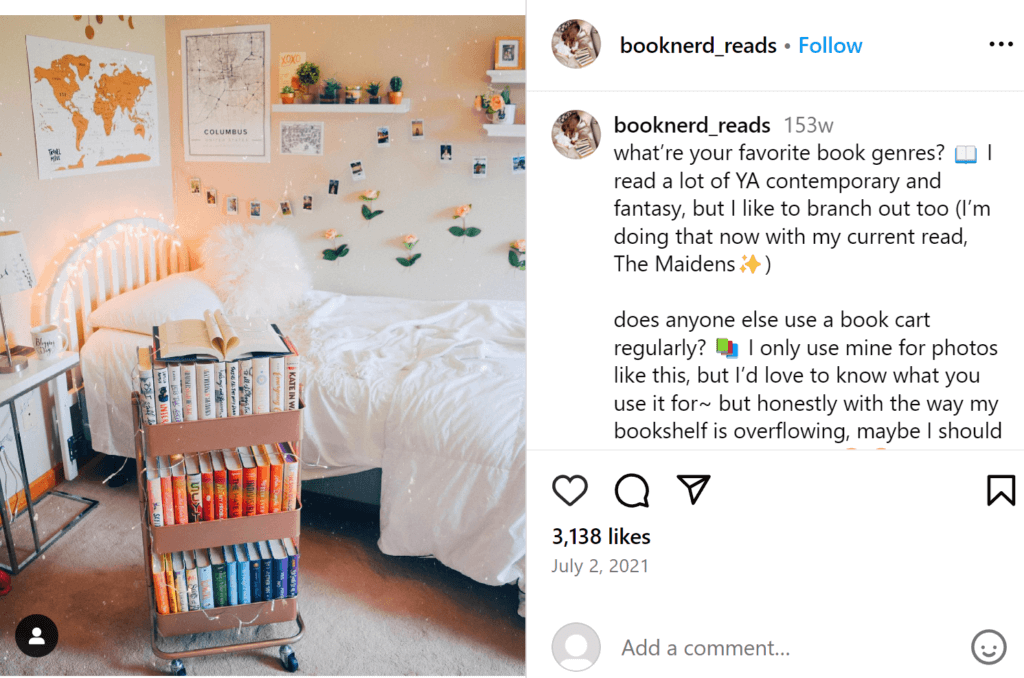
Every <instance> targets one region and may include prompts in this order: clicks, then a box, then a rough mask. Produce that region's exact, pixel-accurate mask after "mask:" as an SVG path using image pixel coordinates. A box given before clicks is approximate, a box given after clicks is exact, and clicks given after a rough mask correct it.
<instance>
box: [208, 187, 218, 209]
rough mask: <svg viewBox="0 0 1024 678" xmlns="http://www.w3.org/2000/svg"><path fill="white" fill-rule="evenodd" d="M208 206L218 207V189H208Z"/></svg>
mask: <svg viewBox="0 0 1024 678" xmlns="http://www.w3.org/2000/svg"><path fill="white" fill-rule="evenodd" d="M206 204H207V205H209V206H210V207H216V206H217V189H216V188H208V189H206Z"/></svg>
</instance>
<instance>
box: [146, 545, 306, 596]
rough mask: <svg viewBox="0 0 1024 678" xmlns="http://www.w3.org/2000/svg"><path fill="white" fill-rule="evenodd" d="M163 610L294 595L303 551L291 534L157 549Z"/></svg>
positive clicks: (156, 585) (156, 582) (157, 589)
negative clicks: (209, 545) (172, 549)
mask: <svg viewBox="0 0 1024 678" xmlns="http://www.w3.org/2000/svg"><path fill="white" fill-rule="evenodd" d="M152 563H153V592H154V595H155V597H156V610H157V613H159V614H177V613H180V612H193V611H196V610H210V609H214V608H218V607H230V606H233V605H248V604H249V603H258V602H262V601H270V600H279V599H282V598H294V597H295V596H297V595H298V593H299V551H298V548H297V547H296V546H295V543H294V542H293V541H292V540H291V538H286V539H271V540H266V541H258V542H249V543H245V544H232V545H228V546H217V547H212V548H208V549H196V550H194V551H191V550H190V551H178V552H175V553H164V554H157V553H153V554H152Z"/></svg>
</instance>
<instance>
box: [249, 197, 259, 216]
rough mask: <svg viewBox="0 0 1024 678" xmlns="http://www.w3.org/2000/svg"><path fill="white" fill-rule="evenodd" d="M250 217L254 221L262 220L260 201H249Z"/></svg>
mask: <svg viewBox="0 0 1024 678" xmlns="http://www.w3.org/2000/svg"><path fill="white" fill-rule="evenodd" d="M249 216H250V217H251V218H253V219H259V218H260V201H259V200H250V201H249Z"/></svg>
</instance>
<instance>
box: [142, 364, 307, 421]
mask: <svg viewBox="0 0 1024 678" xmlns="http://www.w3.org/2000/svg"><path fill="white" fill-rule="evenodd" d="M139 392H140V393H141V394H142V401H143V406H144V408H145V415H146V422H147V423H148V424H149V425H150V426H152V425H155V424H158V423H159V424H170V423H178V422H182V421H197V420H200V419H223V418H225V417H240V416H244V415H248V414H264V413H267V412H283V411H285V410H297V409H299V356H298V355H297V354H296V353H294V352H293V353H291V354H289V355H285V356H275V357H263V358H251V359H247V360H234V361H221V362H196V363H166V362H161V361H159V360H154V359H153V355H152V352H151V350H150V349H149V348H146V347H140V348H139Z"/></svg>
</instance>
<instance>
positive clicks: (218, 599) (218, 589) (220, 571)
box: [210, 548, 228, 607]
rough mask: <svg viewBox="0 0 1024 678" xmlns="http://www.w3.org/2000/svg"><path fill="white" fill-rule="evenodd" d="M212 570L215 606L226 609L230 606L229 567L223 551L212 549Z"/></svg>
mask: <svg viewBox="0 0 1024 678" xmlns="http://www.w3.org/2000/svg"><path fill="white" fill-rule="evenodd" d="M210 570H211V576H212V577H213V606H214V607H225V606H226V605H227V604H228V566H227V563H225V562H224V551H223V550H221V549H219V548H212V549H210Z"/></svg>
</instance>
